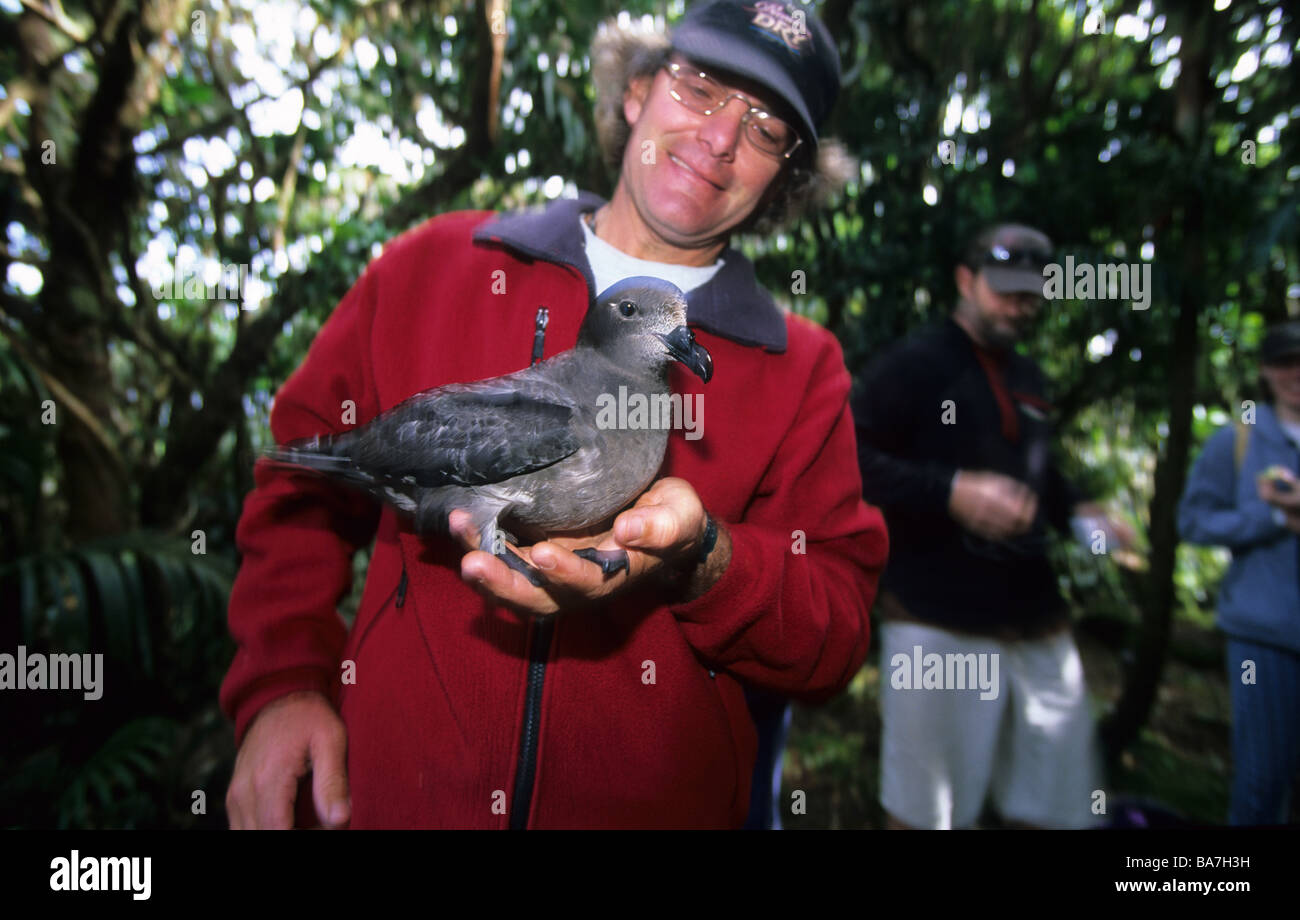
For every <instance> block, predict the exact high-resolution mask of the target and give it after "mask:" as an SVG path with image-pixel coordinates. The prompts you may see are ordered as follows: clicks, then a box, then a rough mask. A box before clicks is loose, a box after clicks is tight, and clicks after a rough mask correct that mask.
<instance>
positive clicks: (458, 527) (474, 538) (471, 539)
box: [447, 511, 478, 550]
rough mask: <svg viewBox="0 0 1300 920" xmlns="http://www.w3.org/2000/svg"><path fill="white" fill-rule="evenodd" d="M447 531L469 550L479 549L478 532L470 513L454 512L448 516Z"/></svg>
mask: <svg viewBox="0 0 1300 920" xmlns="http://www.w3.org/2000/svg"><path fill="white" fill-rule="evenodd" d="M447 529H448V530H450V531H451V535H452V537H453V538H455V539H457V540H459V541H460V543H461V545H462V546H464V547H465V548H466V549H467V550H474V549H478V531H477V530H476V529H475V528H474V524H473V521H472V518H471V515H470V513H469V512H468V511H453V512H451V514H449V515H447Z"/></svg>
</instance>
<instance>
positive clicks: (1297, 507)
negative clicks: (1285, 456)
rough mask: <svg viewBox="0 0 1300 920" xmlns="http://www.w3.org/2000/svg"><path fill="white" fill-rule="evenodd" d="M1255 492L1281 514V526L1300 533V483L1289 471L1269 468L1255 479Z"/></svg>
mask: <svg viewBox="0 0 1300 920" xmlns="http://www.w3.org/2000/svg"><path fill="white" fill-rule="evenodd" d="M1281 483H1286V486H1290V488H1287V487H1286V486H1283V485H1281ZM1255 491H1257V492H1258V493H1259V497H1260V498H1261V499H1263V500H1264V501H1266V502H1268V504H1270V505H1272V506H1273V507H1274V508H1276V509H1278V511H1281V512H1282V524H1283V526H1284V527H1286V529H1287V530H1290V531H1291V532H1293V533H1300V482H1297V480H1296V478H1295V475H1294V474H1293V473H1292V472H1291V471H1290V470H1288V469H1287V468H1286V467H1284V466H1271V467H1269V468H1268V469H1266V470H1265V471H1264V472H1263V473H1260V475H1259V476H1258V478H1256V480H1255ZM1274 513H1275V514H1276V513H1277V512H1274Z"/></svg>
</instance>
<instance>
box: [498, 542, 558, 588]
mask: <svg viewBox="0 0 1300 920" xmlns="http://www.w3.org/2000/svg"><path fill="white" fill-rule="evenodd" d="M493 555H494V556H496V557H497V558H498V559H500V560H501V561H502V562H504V563H505V564H506V565H508V566H510V568H512V569H514V570H515V571H516V572H518V573H519V574H520V575H522V576H524V577H525V578H527V579H528V581H529V583H530V584H533V585H536V586H537V587H539V588H540V587H542V586H543V585H545V584H546V582H545V581H543V580H542V576H541V575H539V574H538V573H537V569H535V568H533V567H532V566H531V565H529V564H528V563H527V562H525V561H524V560H523V557H522V556H516V555H515V554H514V553H513V552H511V550H510V549H509V547H507V546H506V545H505V544H504V543H503V544H502V545H501V550H500V552H497V553H493Z"/></svg>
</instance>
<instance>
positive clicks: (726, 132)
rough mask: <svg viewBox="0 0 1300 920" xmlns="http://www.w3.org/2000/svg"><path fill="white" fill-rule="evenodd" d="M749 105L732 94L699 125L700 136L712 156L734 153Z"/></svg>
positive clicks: (742, 130) (743, 128)
mask: <svg viewBox="0 0 1300 920" xmlns="http://www.w3.org/2000/svg"><path fill="white" fill-rule="evenodd" d="M748 113H749V106H748V105H747V104H746V103H745V101H744V100H743V99H741V98H740V97H739V96H732V97H731V98H730V99H728V100H727V101H726V102H725V103H724V104H723V106H722V108H720V109H718V110H717V111H715V112H714V113H713V114H712V115H706V116H705V118H704V122H703V124H701V125H700V132H699V134H700V138H701V139H702V140H703V141H704V142H705V143H706V144H707V145H708V147H709V152H710V153H712V154H713V155H714V156H725V155H728V154H731V155H734V154H735V150H736V145H737V144H739V143H740V135H741V134H742V133H743V132H744V130H745V116H746V115H747V114H748Z"/></svg>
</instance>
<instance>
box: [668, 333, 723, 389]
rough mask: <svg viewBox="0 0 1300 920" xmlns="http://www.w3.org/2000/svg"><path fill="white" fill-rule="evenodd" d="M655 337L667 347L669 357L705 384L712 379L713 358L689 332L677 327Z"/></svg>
mask: <svg viewBox="0 0 1300 920" xmlns="http://www.w3.org/2000/svg"><path fill="white" fill-rule="evenodd" d="M655 335H657V336H659V338H660V339H662V340H663V343H664V344H665V345H667V346H668V353H669V354H670V355H672V356H673V357H674V358H676V359H677V360H678V361H680V362H682V363H683V364H685V365H686V366H687V367H689V368H690V369H691V370H692V371H694V372H695V374H696V376H697V377H699V378H700V379H701V380H703V381H704V382H705V383H708V382H709V380H710V378H712V377H713V356H712V355H710V354H709V351H708V349H707V348H705V347H704V346H703V345H701V344H700V343H699V342H697V341H695V336H693V335H691V330H689V329H687V328H686V327H685V326H678V327H677V328H676V329H674V330H673V331H672V332H670V333H668V334H667V335H664V334H663V333H662V332H656V333H655Z"/></svg>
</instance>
